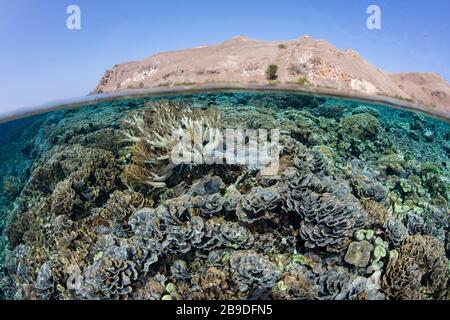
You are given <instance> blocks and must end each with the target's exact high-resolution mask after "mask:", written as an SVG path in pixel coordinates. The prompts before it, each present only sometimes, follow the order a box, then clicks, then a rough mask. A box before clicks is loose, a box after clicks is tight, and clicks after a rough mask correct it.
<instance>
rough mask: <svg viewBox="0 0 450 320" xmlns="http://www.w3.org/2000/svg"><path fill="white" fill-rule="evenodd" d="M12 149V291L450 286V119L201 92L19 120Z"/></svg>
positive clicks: (4, 133)
mask: <svg viewBox="0 0 450 320" xmlns="http://www.w3.org/2000/svg"><path fill="white" fill-rule="evenodd" d="M186 137H188V138H187V139H186ZM230 137H231V138H230ZM0 149H1V152H0V157H1V162H0V266H1V267H0V268H1V269H0V299H19V300H21V299H26V300H29V299H39V300H41V299H43V300H53V299H75V300H79V299H89V300H90V299H134V300H191V299H252V300H254V299H276V300H291V299H300V300H384V299H386V300H404V299H427V300H428V299H433V300H434V299H444V300H448V299H450V291H449V260H448V259H449V257H450V243H449V235H450V234H449V205H448V201H449V195H450V194H449V191H450V183H449V182H450V171H449V166H450V159H449V155H450V124H449V123H448V122H446V121H443V120H440V119H437V118H432V117H429V116H426V115H423V114H420V113H416V112H411V111H406V110H401V109H394V108H391V107H387V106H382V105H376V104H369V103H363V102H357V101H351V100H345V99H335V98H329V97H322V96H307V95H300V94H296V93H288V92H251V91H235V92H214V93H195V94H194V93H192V94H183V95H178V96H166V97H148V98H135V99H131V98H130V99H118V100H113V101H109V102H100V103H95V104H92V105H88V106H83V107H80V108H77V109H60V110H56V111H52V112H47V113H44V114H40V115H35V116H30V117H24V118H21V119H18V120H14V121H9V122H6V123H3V124H0Z"/></svg>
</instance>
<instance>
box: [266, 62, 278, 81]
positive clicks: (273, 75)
mask: <svg viewBox="0 0 450 320" xmlns="http://www.w3.org/2000/svg"><path fill="white" fill-rule="evenodd" d="M277 72H278V66H277V65H275V64H271V65H270V66H268V67H267V70H266V78H267V80H269V81H271V80H277V78H278V75H277Z"/></svg>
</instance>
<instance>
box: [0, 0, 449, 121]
mask: <svg viewBox="0 0 450 320" xmlns="http://www.w3.org/2000/svg"><path fill="white" fill-rule="evenodd" d="M430 3H432V5H430ZM71 4H76V5H78V6H80V8H81V13H82V29H81V30H74V31H70V30H68V29H67V28H66V19H67V17H68V15H67V14H66V8H67V7H68V6H69V5H71ZM370 4H377V5H379V6H380V7H381V10H382V29H381V30H373V31H370V30H368V29H367V28H366V19H367V14H366V8H367V6H368V5H370ZM449 21H450V1H448V0H433V1H418V0H409V1H405V0H382V1H381V0H372V1H366V0H339V1H337V0H328V1H325V0H314V1H309V0H276V1H269V0H178V1H175V0H172V1H171V0H146V1H144V0H115V1H107V0H70V1H66V0H0V113H5V112H10V111H17V110H20V108H23V107H30V106H35V105H39V104H42V103H45V102H48V101H52V100H57V99H65V98H71V97H78V96H82V95H86V94H87V93H89V92H90V91H91V90H92V89H93V88H94V87H95V86H96V84H97V83H98V81H99V79H100V77H101V76H102V75H103V73H104V71H105V70H106V69H108V68H110V67H111V66H113V65H114V64H116V63H120V62H126V61H130V60H137V59H142V58H144V57H147V56H149V55H152V54H154V53H157V52H161V51H168V50H175V49H183V48H189V47H193V46H198V45H203V44H214V43H219V42H222V41H224V40H227V39H229V38H231V37H233V36H236V35H247V36H249V37H252V38H255V39H261V40H287V39H294V38H297V37H299V36H302V35H305V34H307V35H310V36H312V37H314V38H319V39H324V40H327V41H329V42H331V43H332V44H334V45H335V46H337V47H338V48H341V49H347V48H352V49H354V50H356V51H358V52H359V53H360V54H361V55H362V56H363V57H364V58H365V59H367V60H368V61H369V62H371V63H373V64H375V65H377V66H379V67H380V68H382V69H384V70H387V71H392V72H395V71H435V72H438V73H439V74H441V75H442V76H444V77H445V78H446V79H447V80H449V79H450V66H449V63H448V60H449V58H450V57H449V53H450V41H449V40H450V36H449V33H450V28H449Z"/></svg>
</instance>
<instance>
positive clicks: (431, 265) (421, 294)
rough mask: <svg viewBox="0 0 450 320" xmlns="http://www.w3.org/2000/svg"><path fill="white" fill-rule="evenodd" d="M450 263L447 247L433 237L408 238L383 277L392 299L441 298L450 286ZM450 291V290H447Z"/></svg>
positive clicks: (387, 292) (386, 289) (418, 236)
mask: <svg viewBox="0 0 450 320" xmlns="http://www.w3.org/2000/svg"><path fill="white" fill-rule="evenodd" d="M447 273H448V260H447V258H446V257H445V253H444V247H443V245H442V244H441V243H440V242H439V241H438V240H436V239H434V238H433V237H430V236H421V235H414V236H410V237H408V238H407V239H406V240H405V242H404V244H403V245H402V246H401V247H400V249H399V251H398V257H397V258H396V259H393V261H390V263H389V265H388V267H387V270H386V274H385V275H384V277H383V289H384V291H385V292H386V295H387V296H388V297H389V298H395V299H426V298H438V297H440V296H441V295H442V294H443V292H442V291H443V290H444V289H445V287H446V285H447V279H448V276H447ZM447 289H448V288H447Z"/></svg>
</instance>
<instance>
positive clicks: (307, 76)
mask: <svg viewBox="0 0 450 320" xmlns="http://www.w3.org/2000/svg"><path fill="white" fill-rule="evenodd" d="M270 64H275V65H277V66H278V79H277V82H279V83H297V84H298V85H299V86H302V87H303V89H305V87H310V88H316V89H318V88H319V89H320V88H324V89H334V90H336V89H337V90H340V91H341V92H343V93H348V94H350V95H351V94H366V95H370V96H388V97H395V98H397V99H402V100H407V101H410V102H415V103H417V104H421V105H426V106H428V107H432V108H433V109H435V110H434V111H438V112H441V111H443V112H445V113H448V112H449V111H450V85H449V84H448V82H447V81H446V80H444V79H443V78H441V77H440V76H439V75H437V74H435V73H401V74H391V73H387V72H384V71H382V70H380V69H378V68H377V67H376V66H374V65H371V64H370V63H368V62H367V61H365V60H364V59H363V58H362V57H360V56H359V55H358V54H357V53H356V52H354V51H352V50H346V51H341V50H339V49H337V48H336V47H334V46H333V45H331V44H329V43H328V42H326V41H322V40H314V39H312V38H311V37H308V36H305V37H302V38H299V39H296V40H290V41H270V42H269V41H257V40H253V39H250V38H248V37H243V36H239V37H235V38H232V39H231V40H228V41H225V42H223V43H221V44H218V45H211V46H203V47H198V48H194V49H187V50H180V51H173V52H166V53H160V54H157V55H154V56H152V57H149V58H146V59H144V60H141V61H134V62H129V63H123V64H119V65H115V66H114V67H113V68H112V69H110V70H107V71H106V73H105V74H104V76H103V77H102V79H101V80H100V83H99V85H98V86H97V88H96V89H95V90H94V92H93V93H110V92H117V91H125V90H130V89H134V88H152V87H162V86H177V85H188V84H193V83H195V84H197V85H198V84H201V83H214V82H220V83H224V82H229V83H240V84H242V83H244V84H245V83H251V84H253V85H255V84H261V85H264V84H267V82H268V81H267V80H266V75H265V71H266V69H267V67H268V65H270Z"/></svg>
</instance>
